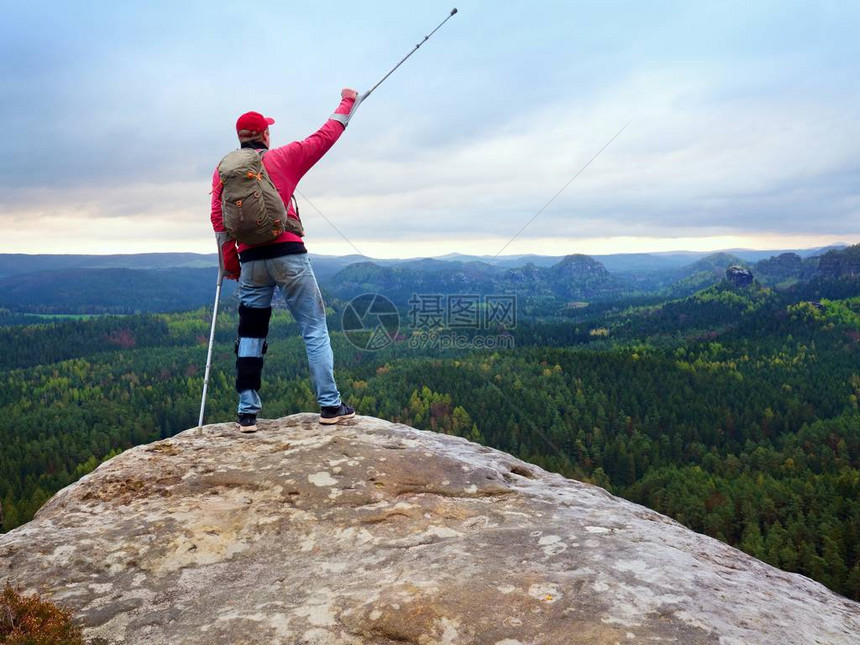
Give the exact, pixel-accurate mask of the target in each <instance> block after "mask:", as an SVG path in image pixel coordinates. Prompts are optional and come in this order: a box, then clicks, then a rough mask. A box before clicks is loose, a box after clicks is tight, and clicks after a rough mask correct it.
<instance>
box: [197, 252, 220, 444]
mask: <svg viewBox="0 0 860 645" xmlns="http://www.w3.org/2000/svg"><path fill="white" fill-rule="evenodd" d="M223 282H224V256H223V255H222V253H221V245H220V244H219V245H218V283H217V286H216V287H215V306H214V308H213V309H212V327H211V329H210V330H209V348H208V349H207V350H206V371H205V372H204V373H203V396H202V398H201V400H200V419H199V420H198V421H197V435H198V436H200V435H201V434H203V412H204V411H205V410H206V393H207V391H208V390H209V371H210V370H211V369H212V346H213V345H214V344H215V321H216V320H217V319H218V301H219V300H220V299H221V284H222V283H223Z"/></svg>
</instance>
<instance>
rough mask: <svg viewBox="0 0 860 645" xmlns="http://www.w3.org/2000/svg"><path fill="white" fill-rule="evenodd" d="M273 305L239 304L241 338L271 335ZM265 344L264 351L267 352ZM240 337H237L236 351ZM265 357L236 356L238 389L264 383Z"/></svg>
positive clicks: (254, 386)
mask: <svg viewBox="0 0 860 645" xmlns="http://www.w3.org/2000/svg"><path fill="white" fill-rule="evenodd" d="M271 317H272V308H271V307H246V306H245V305H239V338H265V337H266V336H268V335H269V319H270V318H271ZM265 349H266V348H265V345H264V348H263V352H264V353H265ZM238 350H239V339H238V338H237V339H236V352H237V354H238ZM262 374H263V358H262V357H259V356H237V357H236V391H237V392H244V391H245V390H259V389H260V386H261V384H262V378H261V377H262Z"/></svg>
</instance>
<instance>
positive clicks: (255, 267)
mask: <svg viewBox="0 0 860 645" xmlns="http://www.w3.org/2000/svg"><path fill="white" fill-rule="evenodd" d="M355 99H356V92H355V90H351V89H344V90H343V91H342V92H341V102H340V105H339V106H338V107H337V109H336V110H335V112H334V114H332V115H331V117H329V119H328V121H326V123H325V124H324V125H323V126H322V127H321V128H320V129H319V130H317V131H316V132H315V133H314V134H312V135H311V136H309V137H308V138H307V139H305V140H304V141H294V142H293V143H290V144H288V145H286V146H280V147H277V148H272V149H269V143H270V137H269V126H270V125H273V124H274V123H275V120H274V119H272V118H269V117H265V116H263V115H262V114H260V113H259V112H246V113H245V114H243V115H242V116H240V117H239V119H238V120H237V121H236V133H237V135H238V136H239V142H240V144H241V149H252V150H255V151H256V152H257V153H259V155H260V159H258V158H257V157H256V156H254V155H248V153H241V154H242V155H244V156H245V157H246V158H248V157H250V158H251V159H252V161H253V162H254V163H258V162H262V170H261V172H258V173H257V174H256V175H255V174H253V173H251V172H248V173H247V175H248V177H250V178H251V179H256V180H260V186H262V187H263V189H262V190H261V192H263V193H265V192H266V190H265V187H266V186H268V187H269V189H270V190H271V188H272V184H274V186H273V187H274V189H276V190H277V196H278V197H279V198H280V201H281V202H283V206H284V207H285V213H286V218H283V214H284V211H281V217H282V219H281V221H279V222H278V223H277V224H276V225H275V226H273V227H270V228H269V231H268V234H269V237H270V239H269V241H266V242H264V243H262V244H253V243H243V242H241V241H239V242H237V241H236V240H235V239H234V238H233V236H231V234H230V233H229V232H228V228H230V230H233V232H234V234H235V235H236V236H237V237H239V238H240V239H247V238H246V237H243V235H240V234H239V233H237V232H236V229H234V228H231V226H232V223H233V220H232V219H229V218H227V217H226V212H225V211H222V190H225V191H227V192H228V193H229V192H230V190H231V189H232V186H227V185H225V184H224V183H222V174H221V173H220V172H219V170H223V168H222V166H223V165H225V163H226V162H227V160H228V157H230V156H231V155H236V153H235V152H234V153H231V155H227V157H225V158H224V159H223V160H222V163H221V164H219V169H216V170H215V174H214V176H213V177H212V227H213V228H214V229H215V233H216V236H217V237H218V243H219V245H220V246H221V254H222V257H223V260H222V261H223V266H224V271H225V273H224V275H225V277H227V278H230V279H231V280H238V281H239V333H238V338H237V339H236V346H235V351H236V391H237V392H238V393H239V416H238V420H237V427H238V429H239V430H240V431H241V432H256V430H257V414H258V413H259V412H260V410H261V408H262V402H261V400H260V395H259V390H260V384H261V374H262V371H263V355H264V354H265V353H266V349H267V343H266V336H267V335H268V333H269V319H270V317H271V315H272V297H273V296H274V293H275V287H278V288H279V289H280V290H281V293H282V294H283V296H284V299H285V300H286V301H287V306H288V307H289V309H290V313H292V315H293V318H295V320H296V323H297V324H298V327H299V331H300V332H301V335H302V340H304V343H305V349H306V350H307V355H308V365H309V367H310V376H311V384H312V385H313V389H314V392H315V393H316V397H317V402H318V403H319V406H320V417H319V422H320V423H323V424H335V423H338V422H339V421H341V420H343V419H351V418H352V417H354V416H355V409H354V408H352V407H350V406H348V405H346V404H345V403H344V402H343V401H342V400H341V398H340V393H339V392H338V390H337V385H336V383H335V380H334V356H333V354H332V350H331V342H330V341H329V336H328V328H327V326H326V319H325V305H324V303H323V299H322V294H320V290H319V286H318V285H317V281H316V277H315V276H314V272H313V269H312V268H311V263H310V260H309V258H308V255H307V249H306V248H305V245H304V242H303V241H302V235H303V234H304V231H303V229H302V226H301V220H300V219H299V213H298V208H297V204H296V203H295V199H294V198H293V192H294V191H295V190H296V185H297V184H298V183H299V180H301V178H302V177H303V176H304V175H305V173H306V172H307V171H308V170H310V169H311V168H312V167H313V165H314V164H315V163H316V162H317V161H319V160H320V159H321V158H322V156H323V155H324V154H325V153H326V152H328V150H329V149H330V148H331V147H332V146H333V145H334V143H335V141H337V140H338V138H339V137H340V135H341V134H342V133H343V131H344V129H345V128H346V125H347V123H348V122H349V115H350V110H351V109H352V106H353V104H354V103H355ZM266 175H268V178H269V179H271V183H266ZM223 176H225V177H229V175H226V174H225V175H223ZM244 179H245V177H244V175H243V176H242V177H240V181H241V180H244ZM227 181H228V182H230V181H234V180H233V179H229V178H228V180H227ZM271 194H272V201H277V200H278V197H275V196H274V191H271ZM255 196H256V197H258V198H260V192H256V193H255ZM264 198H265V195H263V198H262V199H264ZM250 199H251V197H250V196H249V197H248V200H250ZM226 206H228V207H229V208H230V209H235V208H236V206H238V207H239V209H240V210H241V207H242V200H241V199H238V200H236V201H235V205H234V203H233V202H231V203H229V204H226ZM270 206H271V202H269V203H268V204H267V205H266V207H265V208H266V212H267V213H268V212H269V211H270V210H271V208H270ZM280 207H281V203H280V202H278V203H277V208H280ZM225 220H227V223H228V225H229V226H225ZM257 223H258V224H259V220H257ZM254 239H256V238H254Z"/></svg>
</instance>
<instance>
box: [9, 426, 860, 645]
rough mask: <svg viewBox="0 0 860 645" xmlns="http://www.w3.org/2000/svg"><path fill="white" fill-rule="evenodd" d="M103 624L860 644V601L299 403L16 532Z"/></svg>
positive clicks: (406, 635)
mask: <svg viewBox="0 0 860 645" xmlns="http://www.w3.org/2000/svg"><path fill="white" fill-rule="evenodd" d="M6 580H10V581H12V582H14V583H16V584H20V585H22V586H23V587H24V588H25V589H28V590H32V591H35V590H38V591H40V592H42V593H44V594H46V595H47V596H49V597H51V598H53V599H54V600H55V601H58V602H60V603H63V604H65V605H67V606H69V607H71V608H73V609H74V611H75V613H76V615H77V616H78V617H79V618H80V619H81V620H82V621H83V622H84V623H85V625H86V626H87V628H86V631H85V635H86V636H87V638H89V639H97V638H100V639H104V640H102V641H100V642H102V643H105V642H107V643H111V644H113V645H120V644H141V645H143V644H146V645H162V644H163V645H168V644H169V645H179V644H188V645H191V644H204V643H205V644H207V645H211V644H214V645H218V644H222V643H223V644H227V643H229V644H231V645H238V644H246V645H251V644H254V645H256V644H266V645H269V644H279V643H289V644H295V643H303V644H308V645H311V644H317V645H323V644H334V643H338V644H365V643H369V644H379V645H382V644H385V645H390V644H395V643H396V644H401V645H402V644H404V643H414V644H416V645H443V644H447V645H458V644H461V643H463V644H465V643H481V644H483V643H489V644H494V645H530V644H535V645H537V644H544V643H548V644H557V643H558V644H578V643H582V644H586V643H587V644H589V645H601V644H613V645H614V644H616V643H621V644H626V643H631V644H633V643H678V644H683V645H695V644H706V643H707V644H720V645H740V644H755V645H766V644H770V643H773V644H779V645H787V644H790V643H798V644H803V645H808V644H812V643H858V642H860V604H858V603H854V602H851V601H849V600H846V599H845V598H842V597H840V596H837V595H836V594H833V593H831V592H830V591H828V590H827V589H825V588H824V587H823V586H821V585H819V584H817V583H815V582H813V581H811V580H809V579H807V578H804V577H802V576H799V575H795V574H788V573H784V572H781V571H779V570H777V569H774V568H773V567H770V566H768V565H766V564H763V563H762V562H760V561H758V560H756V559H754V558H752V557H750V556H747V555H745V554H743V553H741V552H740V551H738V550H736V549H733V548H730V547H728V546H726V545H724V544H721V543H720V542H718V541H716V540H713V539H710V538H708V537H704V536H702V535H698V534H696V533H693V532H691V531H689V530H687V529H686V528H684V527H682V526H681V525H680V524H678V523H676V522H674V521H672V520H670V519H668V518H666V517H665V516H662V515H660V514H658V513H655V512H653V511H650V510H648V509H646V508H643V507H641V506H637V505H635V504H632V503H629V502H627V501H624V500H622V499H619V498H616V497H613V496H612V495H609V494H608V493H606V492H605V491H604V490H602V489H600V488H598V487H595V486H591V485H588V484H583V483H580V482H577V481H572V480H568V479H564V478H562V477H561V476H558V475H554V474H550V473H547V472H545V471H543V470H541V469H540V468H537V467H535V466H532V465H530V464H527V463H525V462H522V461H520V460H518V459H515V458H513V457H511V456H510V455H507V454H505V453H502V452H499V451H496V450H491V449H489V448H485V447H482V446H479V445H476V444H472V443H469V442H467V441H465V440H463V439H459V438H456V437H450V436H445V435H439V434H435V433H431V432H424V431H419V430H415V429H414V428H410V427H407V426H403V425H398V424H393V423H388V422H386V421H381V420H379V419H375V418H371V417H356V419H355V420H354V421H352V422H349V424H342V425H340V426H337V427H335V428H326V427H323V426H320V425H319V424H318V423H317V422H316V416H315V415H310V414H298V415H293V416H290V417H285V418H283V419H279V420H276V421H263V422H261V431H260V432H259V433H257V434H256V435H240V434H238V433H237V432H236V431H235V430H234V429H233V424H217V425H210V426H206V427H205V428H204V432H203V434H202V435H200V436H198V435H197V433H196V431H195V430H188V431H186V432H183V433H180V434H178V435H176V436H175V437H173V438H171V439H168V440H165V441H160V442H157V443H153V444H150V445H145V446H139V447H137V448H134V449H132V450H128V451H126V452H125V453H123V454H121V455H119V456H118V457H116V458H114V459H112V460H110V461H109V462H107V463H105V464H103V465H102V466H100V467H99V468H98V469H97V470H96V471H95V472H93V473H91V474H90V475H88V476H86V477H84V478H83V479H82V480H80V481H79V482H77V483H76V484H74V485H72V486H69V487H68V488H66V489H64V490H63V491H61V492H60V493H58V494H57V495H56V496H55V497H54V498H53V499H52V500H51V501H50V502H48V504H47V505H46V506H45V507H44V508H43V509H42V510H41V511H40V512H39V513H38V515H37V516H36V518H35V519H34V520H33V521H32V522H30V523H29V524H26V525H25V526H22V527H20V528H18V529H16V530H14V531H11V532H9V533H7V534H5V535H2V536H0V584H2V583H3V582H4V581H6Z"/></svg>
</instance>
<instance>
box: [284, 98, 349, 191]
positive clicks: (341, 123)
mask: <svg viewBox="0 0 860 645" xmlns="http://www.w3.org/2000/svg"><path fill="white" fill-rule="evenodd" d="M340 95H341V101H340V105H338V106H337V109H335V111H334V114H332V115H331V116H330V117H329V119H328V120H327V121H326V122H325V124H323V126H322V127H321V128H320V129H319V130H317V131H316V132H314V133H313V134H312V135H311V136H309V137H308V138H307V139H305V140H304V141H295V142H293V143H291V144H289V145H286V146H283V147H282V148H275V149H274V150H272V152H270V153H269V155H268V156H270V157H271V156H274V157H275V159H269V160H267V161H270V162H271V161H274V162H275V163H276V164H277V165H281V164H285V165H288V166H289V169H290V170H291V171H292V172H291V173H290V174H292V175H293V177H292V178H293V180H294V181H295V182H296V183H298V181H299V180H300V179H301V178H302V177H303V176H304V175H305V173H306V172H307V171H308V170H310V169H311V168H312V167H313V166H314V164H315V163H316V162H318V161H319V160H320V159H322V157H323V155H325V153H326V152H328V151H329V150H330V149H331V147H332V146H333V145H334V143H335V141H337V140H338V139H339V138H340V135H341V134H343V131H344V129H345V128H346V124H347V123H348V122H349V112H350V110H351V109H352V105H353V103H355V98H356V92H355V90H350V89H344V90H343V91H342V92H341V93H340ZM290 192H292V191H290Z"/></svg>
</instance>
